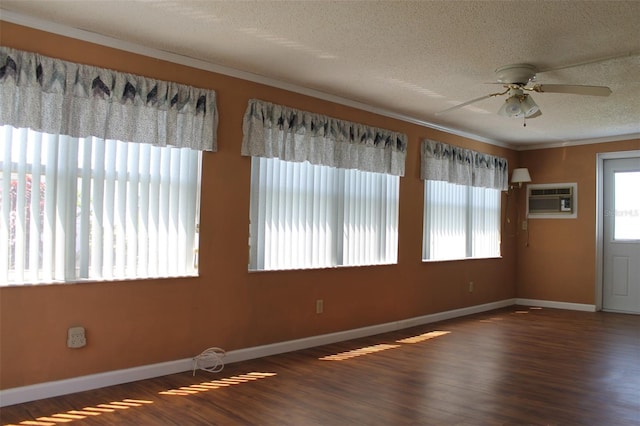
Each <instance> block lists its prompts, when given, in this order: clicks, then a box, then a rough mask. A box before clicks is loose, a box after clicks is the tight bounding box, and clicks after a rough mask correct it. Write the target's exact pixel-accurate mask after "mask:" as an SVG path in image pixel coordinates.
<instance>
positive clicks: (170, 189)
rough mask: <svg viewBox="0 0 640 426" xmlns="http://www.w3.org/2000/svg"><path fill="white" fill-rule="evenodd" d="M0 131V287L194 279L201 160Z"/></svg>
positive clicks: (160, 150)
mask: <svg viewBox="0 0 640 426" xmlns="http://www.w3.org/2000/svg"><path fill="white" fill-rule="evenodd" d="M0 131H1V132H2V133H0V150H1V152H2V153H3V154H4V155H3V157H2V158H3V160H2V163H0V164H1V166H0V205H1V211H2V231H1V232H2V233H3V234H4V235H2V237H1V238H0V255H1V256H0V259H1V262H2V265H1V266H0V275H3V276H1V277H0V281H2V282H3V283H8V284H21V283H38V282H56V281H61V282H68V281H78V280H83V279H91V280H102V279H124V278H141V277H142V278H146V277H166V276H181V275H193V274H195V273H196V272H197V265H196V258H195V255H196V251H195V250H196V247H197V220H198V208H197V206H198V197H199V193H200V190H199V176H200V152H199V151H196V150H191V149H189V148H171V147H156V146H152V145H148V144H138V143H127V142H121V141H116V140H113V139H111V140H103V139H98V138H71V137H68V136H57V135H51V134H44V133H39V132H35V131H32V130H27V129H15V128H13V127H11V126H2V127H0Z"/></svg>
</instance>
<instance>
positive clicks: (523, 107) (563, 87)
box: [436, 64, 611, 126]
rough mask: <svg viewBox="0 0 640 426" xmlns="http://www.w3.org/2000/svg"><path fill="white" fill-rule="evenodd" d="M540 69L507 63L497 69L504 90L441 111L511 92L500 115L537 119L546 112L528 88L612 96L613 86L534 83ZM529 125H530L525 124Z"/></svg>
mask: <svg viewBox="0 0 640 426" xmlns="http://www.w3.org/2000/svg"><path fill="white" fill-rule="evenodd" d="M537 72H538V71H537V69H536V67H535V66H534V65H531V64H511V65H505V66H502V67H500V68H498V69H496V70H495V74H496V80H497V84H503V85H504V87H505V89H506V90H505V91H504V92H500V93H491V94H489V95H485V96H482V97H479V98H476V99H472V100H470V101H467V102H464V103H461V104H458V105H455V106H453V107H451V108H448V109H445V110H444V111H440V112H439V113H436V115H438V114H443V113H445V112H449V111H453V110H456V109H460V108H462V107H465V106H467V105H470V104H472V103H475V102H479V101H482V100H484V99H488V98H491V97H494V96H502V95H505V94H506V95H507V99H505V102H504V103H503V104H502V106H501V107H500V109H499V110H498V115H501V116H504V117H510V118H519V117H523V118H535V117H539V116H540V115H542V111H540V108H539V107H538V105H537V104H536V103H535V101H534V100H533V98H532V97H531V96H530V95H529V94H528V93H524V91H529V92H536V93H562V94H572V95H589V96H609V95H610V94H611V89H609V88H608V87H605V86H581V85H572V84H533V85H530V83H532V82H533V81H534V80H535V78H536V73H537ZM525 126H526V124H525Z"/></svg>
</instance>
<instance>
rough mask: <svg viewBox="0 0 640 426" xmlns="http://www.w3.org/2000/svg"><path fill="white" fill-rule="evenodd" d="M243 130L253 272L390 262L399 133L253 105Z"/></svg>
mask: <svg viewBox="0 0 640 426" xmlns="http://www.w3.org/2000/svg"><path fill="white" fill-rule="evenodd" d="M243 131H244V134H243V140H242V150H241V152H242V155H245V156H250V157H251V207H250V226H249V231H250V236H249V246H250V250H249V269H250V270H276V269H303V268H327V267H333V266H357V265H379V264H389V263H396V262H397V259H398V199H399V186H400V176H402V175H404V163H405V157H406V150H407V136H406V135H405V134H401V133H397V132H393V131H390V130H384V129H379V128H373V127H370V126H366V125H364V124H360V123H352V122H348V121H344V120H339V119H337V118H332V117H327V116H324V115H320V114H316V113H313V112H308V111H301V110H298V109H295V108H290V107H287V106H283V105H276V104H272V103H269V102H265V101H261V100H258V99H251V100H250V101H249V104H248V105H247V110H246V112H245V116H244V121H243Z"/></svg>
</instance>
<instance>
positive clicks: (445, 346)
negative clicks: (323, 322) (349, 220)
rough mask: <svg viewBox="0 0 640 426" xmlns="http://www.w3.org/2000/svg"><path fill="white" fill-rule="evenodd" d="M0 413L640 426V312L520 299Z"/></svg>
mask: <svg viewBox="0 0 640 426" xmlns="http://www.w3.org/2000/svg"><path fill="white" fill-rule="evenodd" d="M0 413H1V414H0V419H1V422H2V424H4V425H8V424H11V425H62V424H68V425H84V424H88V425H114V424H116V425H296V426H306V425H597V426H600V425H602V426H605V425H606V426H616V425H625V426H626V425H640V316H638V315H622V314H611V313H602V312H597V313H589V312H574V311H562V310H554V309H536V308H529V307H515V306H514V307H510V308H506V309H501V310H498V311H492V312H487V313H483V314H478V315H473V316H469V317H465V318H458V319H455V320H450V321H445V322H440V323H434V324H428V325H425V326H419V327H415V328H411V329H406V330H402V331H398V332H393V333H387V334H382V335H377V336H372V337H367V338H362V339H357V340H351V341H347V342H341V343H337V344H332V345H326V346H322V347H316V348H312V349H308V350H303V351H298V352H292V353H288V354H282V355H277V356H271V357H267V358H262V359H256V360H251V361H245V362H241V363H234V364H229V365H227V366H225V368H224V370H223V371H222V372H220V373H217V374H213V373H207V372H204V371H198V372H197V373H196V377H193V376H192V374H191V372H185V373H181V374H174V375H171V376H165V377H160V378H156V379H151V380H145V381H141V382H134V383H129V384H124V385H119V386H113V387H109V388H103V389H97V390H94V391H88V392H82V393H77V394H73V395H67V396H62V397H57V398H51V399H46V400H41V401H34V402H31V403H26V404H20V405H14V406H9V407H4V408H2V409H1V411H0Z"/></svg>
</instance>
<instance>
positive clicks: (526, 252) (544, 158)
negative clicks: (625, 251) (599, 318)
mask: <svg viewBox="0 0 640 426" xmlns="http://www.w3.org/2000/svg"><path fill="white" fill-rule="evenodd" d="M638 149H640V140H639V139H635V140H628V141H623V142H609V143H601V144H592V145H579V146H571V147H563V148H550V149H539V150H533V151H522V152H520V164H521V165H522V166H523V167H527V168H528V169H529V172H530V174H531V177H532V180H533V183H567V182H577V184H578V217H577V218H576V219H529V220H528V233H527V232H526V231H519V233H518V250H517V252H518V266H517V295H518V297H520V298H527V299H538V300H553V301H558V302H571V303H584V304H589V305H593V304H595V300H596V288H595V284H596V275H595V274H596V240H595V239H596V234H595V230H596V158H597V154H598V153H604V152H614V151H630V150H638ZM520 192H521V194H519V198H520V204H519V209H520V210H519V212H520V217H521V220H522V219H523V218H524V212H525V208H526V207H525V197H524V194H525V189H524V188H523V189H522V190H521V191H520ZM527 241H528V246H527Z"/></svg>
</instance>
